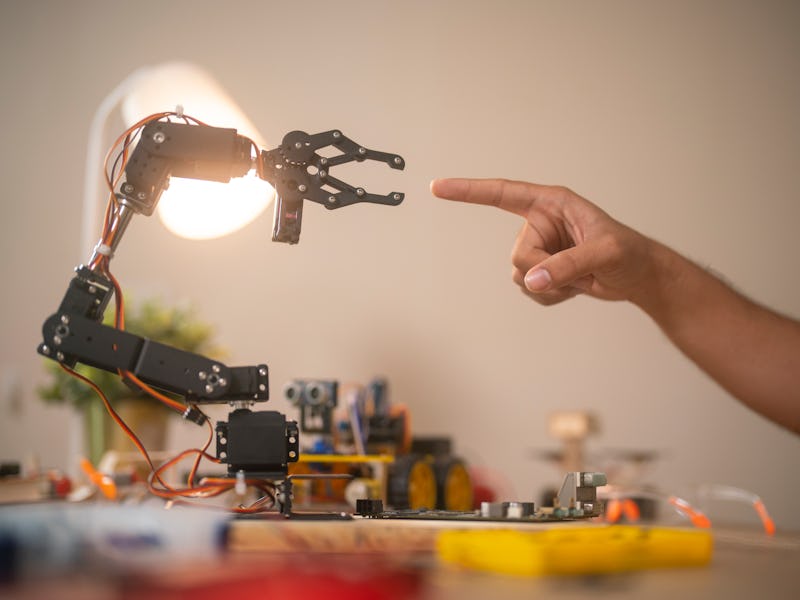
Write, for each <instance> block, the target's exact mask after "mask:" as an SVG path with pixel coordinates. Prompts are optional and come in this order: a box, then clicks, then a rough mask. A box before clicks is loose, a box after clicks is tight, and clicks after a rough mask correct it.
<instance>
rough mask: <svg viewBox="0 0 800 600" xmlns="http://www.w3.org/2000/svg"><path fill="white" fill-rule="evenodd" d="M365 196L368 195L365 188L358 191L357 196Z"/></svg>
mask: <svg viewBox="0 0 800 600" xmlns="http://www.w3.org/2000/svg"><path fill="white" fill-rule="evenodd" d="M364 194H366V192H365V191H364V188H358V189H357V190H356V196H363V195H364Z"/></svg>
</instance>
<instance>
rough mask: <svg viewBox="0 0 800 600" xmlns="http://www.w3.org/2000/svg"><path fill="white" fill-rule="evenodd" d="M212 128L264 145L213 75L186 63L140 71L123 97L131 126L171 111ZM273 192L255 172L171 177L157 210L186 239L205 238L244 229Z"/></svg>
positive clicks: (123, 104) (165, 221)
mask: <svg viewBox="0 0 800 600" xmlns="http://www.w3.org/2000/svg"><path fill="white" fill-rule="evenodd" d="M177 106H181V107H182V108H183V112H184V113H185V114H187V115H189V116H192V117H195V118H197V119H199V120H200V121H203V122H204V123H207V124H208V125H212V126H214V127H230V128H234V129H236V130H237V131H238V132H239V133H240V134H242V135H245V136H247V137H249V138H250V139H252V140H253V141H254V142H255V143H256V144H257V145H258V147H259V148H264V147H265V146H266V144H265V142H264V139H263V137H262V136H261V134H260V133H259V132H258V131H257V130H256V128H255V125H253V123H252V122H250V120H249V119H248V118H247V117H246V116H245V115H244V113H243V112H242V110H241V109H240V108H239V107H238V106H237V105H236V103H235V102H234V101H233V99H232V98H231V97H230V96H229V95H228V94H227V93H226V92H225V90H223V89H222V87H221V86H220V85H219V84H218V83H217V82H216V81H215V80H214V78H213V77H211V75H209V74H208V73H207V72H206V71H204V70H203V69H201V68H200V67H198V66H196V65H193V64H191V63H186V62H171V63H165V64H162V65H158V66H155V67H151V68H147V69H144V70H142V71H141V75H139V76H137V78H136V81H135V82H134V83H133V84H132V85H131V87H130V91H128V93H127V94H126V96H125V97H124V98H123V99H122V102H121V107H120V108H121V112H122V118H123V120H124V121H125V123H126V125H127V126H131V125H133V124H134V123H136V122H137V121H139V120H140V119H142V118H144V117H147V116H148V115H151V114H154V113H157V112H163V111H167V110H175V108H176V107H177ZM274 195H275V190H274V189H273V188H272V186H270V185H269V183H267V182H266V181H263V180H262V179H259V178H258V177H257V176H256V175H255V174H254V173H252V172H251V173H249V174H248V175H246V176H245V177H239V178H234V179H232V180H231V182H230V183H219V182H213V181H200V180H192V179H180V178H177V177H172V178H171V179H170V184H169V188H168V189H167V190H166V191H165V192H164V193H163V194H162V196H161V200H160V201H159V205H158V214H159V217H160V218H161V220H162V222H163V223H164V225H165V226H166V227H167V229H169V230H170V231H172V232H173V233H175V234H176V235H180V236H182V237H186V238H192V239H206V238H212V237H218V236H221V235H225V234H228V233H231V232H233V231H236V230H237V229H240V228H241V227H244V226H245V225H246V224H248V223H250V222H251V221H252V220H253V219H255V218H256V217H257V216H258V215H260V214H261V213H262V212H263V211H264V210H265V209H266V208H267V207H268V206H269V203H270V202H271V201H272V199H273V198H274Z"/></svg>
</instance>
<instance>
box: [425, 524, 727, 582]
mask: <svg viewBox="0 0 800 600" xmlns="http://www.w3.org/2000/svg"><path fill="white" fill-rule="evenodd" d="M436 549H437V553H438V556H439V558H440V559H441V560H442V561H443V562H445V563H450V564H455V565H459V566H462V567H468V568H472V569H477V570H481V571H489V572H492V573H503V574H508V575H526V576H536V575H591V574H602V573H622V572H626V571H638V570H642V569H654V568H665V567H689V566H701V565H705V564H708V562H709V561H710V560H711V554H712V549H713V538H712V536H711V533H710V532H709V531H707V530H701V529H673V528H665V527H639V526H633V525H631V526H628V525H598V526H576V527H565V528H553V529H546V530H541V531H519V530H506V529H498V530H450V531H444V532H442V533H440V534H439V536H438V538H437V541H436Z"/></svg>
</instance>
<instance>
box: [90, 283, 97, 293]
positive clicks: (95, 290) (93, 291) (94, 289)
mask: <svg viewBox="0 0 800 600" xmlns="http://www.w3.org/2000/svg"><path fill="white" fill-rule="evenodd" d="M96 292H97V288H96V287H94V286H93V285H90V286H89V293H90V294H94V293H96Z"/></svg>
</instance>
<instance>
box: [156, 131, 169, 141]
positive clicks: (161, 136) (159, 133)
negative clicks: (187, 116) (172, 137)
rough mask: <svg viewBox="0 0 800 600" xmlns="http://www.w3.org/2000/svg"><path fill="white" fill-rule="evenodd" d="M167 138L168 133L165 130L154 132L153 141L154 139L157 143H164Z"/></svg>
mask: <svg viewBox="0 0 800 600" xmlns="http://www.w3.org/2000/svg"><path fill="white" fill-rule="evenodd" d="M166 139H167V136H166V135H164V132H163V131H156V132H155V133H154V134H153V141H154V142H155V143H156V144H163V143H164V140H166Z"/></svg>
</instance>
